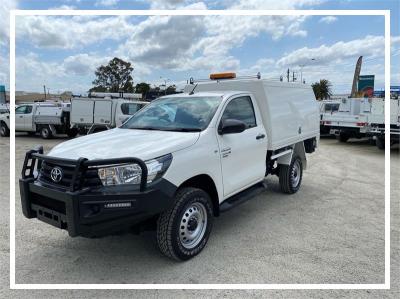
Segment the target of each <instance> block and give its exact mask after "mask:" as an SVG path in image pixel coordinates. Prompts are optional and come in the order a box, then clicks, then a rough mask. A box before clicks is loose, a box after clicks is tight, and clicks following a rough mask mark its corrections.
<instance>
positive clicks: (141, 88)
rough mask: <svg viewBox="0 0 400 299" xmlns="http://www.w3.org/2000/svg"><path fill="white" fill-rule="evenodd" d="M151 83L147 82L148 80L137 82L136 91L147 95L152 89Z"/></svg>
mask: <svg viewBox="0 0 400 299" xmlns="http://www.w3.org/2000/svg"><path fill="white" fill-rule="evenodd" d="M150 88H151V87H150V84H147V83H146V82H141V83H138V84H136V86H135V92H136V93H141V94H142V95H146V93H148V92H149V91H150Z"/></svg>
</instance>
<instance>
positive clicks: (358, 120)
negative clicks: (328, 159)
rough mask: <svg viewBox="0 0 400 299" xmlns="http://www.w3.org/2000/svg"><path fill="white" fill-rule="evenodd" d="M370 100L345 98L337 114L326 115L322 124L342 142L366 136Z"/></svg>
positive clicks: (322, 119)
mask: <svg viewBox="0 0 400 299" xmlns="http://www.w3.org/2000/svg"><path fill="white" fill-rule="evenodd" d="M373 100H374V99H371V98H370V99H368V98H343V99H342V100H341V103H340V105H339V109H338V111H336V112H332V113H324V114H322V117H321V123H323V124H324V127H325V128H330V134H332V135H335V136H336V138H337V139H338V140H339V141H341V142H346V141H347V140H349V139H350V138H362V137H365V136H366V133H367V129H368V114H369V113H370V112H371V101H373Z"/></svg>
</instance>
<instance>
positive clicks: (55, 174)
mask: <svg viewBox="0 0 400 299" xmlns="http://www.w3.org/2000/svg"><path fill="white" fill-rule="evenodd" d="M50 176H51V179H52V180H53V181H54V182H56V183H58V182H59V181H61V179H62V177H63V172H62V169H61V168H60V167H54V168H53V169H52V170H51V172H50Z"/></svg>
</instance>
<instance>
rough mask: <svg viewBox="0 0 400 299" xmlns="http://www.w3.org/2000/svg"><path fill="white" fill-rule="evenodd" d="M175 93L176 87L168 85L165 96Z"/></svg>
mask: <svg viewBox="0 0 400 299" xmlns="http://www.w3.org/2000/svg"><path fill="white" fill-rule="evenodd" d="M175 92H176V85H175V84H174V85H170V86H168V87H167V90H166V93H167V94H172V93H175Z"/></svg>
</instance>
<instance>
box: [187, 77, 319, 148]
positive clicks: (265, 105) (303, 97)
mask: <svg viewBox="0 0 400 299" xmlns="http://www.w3.org/2000/svg"><path fill="white" fill-rule="evenodd" d="M194 86H195V85H193V84H190V85H187V86H186V87H185V92H190V91H191V90H192V89H193V88H194ZM201 91H204V92H206V91H244V92H251V93H252V94H253V95H254V97H255V98H256V101H257V104H258V106H259V108H260V111H261V118H262V121H263V124H264V127H265V128H266V131H267V135H268V150H276V149H279V148H282V147H284V146H287V145H289V144H294V143H296V142H299V141H302V140H305V139H307V138H312V137H315V136H317V135H318V136H319V119H318V117H319V112H318V111H319V107H318V103H317V101H316V100H315V96H314V92H313V90H312V89H311V87H310V86H307V85H303V84H299V83H286V82H278V81H268V80H223V81H210V82H205V83H199V84H198V85H197V87H196V89H195V92H201Z"/></svg>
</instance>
